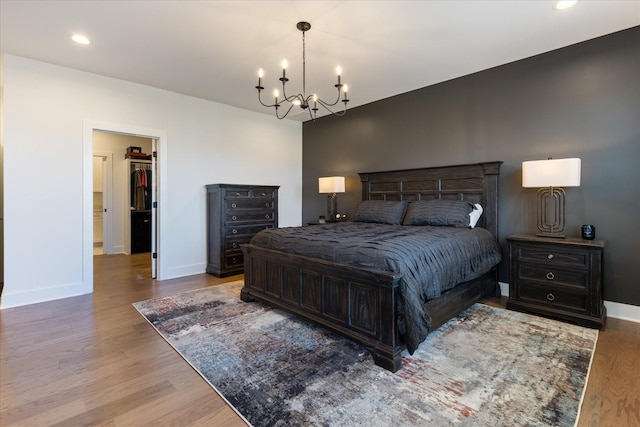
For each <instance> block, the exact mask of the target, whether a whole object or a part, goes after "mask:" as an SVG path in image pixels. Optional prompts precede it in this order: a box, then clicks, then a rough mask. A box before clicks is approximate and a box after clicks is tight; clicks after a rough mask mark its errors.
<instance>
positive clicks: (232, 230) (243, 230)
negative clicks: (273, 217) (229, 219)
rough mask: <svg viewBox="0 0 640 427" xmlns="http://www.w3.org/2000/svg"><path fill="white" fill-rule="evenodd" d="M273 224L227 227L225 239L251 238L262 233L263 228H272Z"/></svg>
mask: <svg viewBox="0 0 640 427" xmlns="http://www.w3.org/2000/svg"><path fill="white" fill-rule="evenodd" d="M274 226H275V225H274V224H260V225H250V226H246V225H245V226H237V227H234V226H230V227H227V229H226V233H225V236H226V237H240V236H245V235H248V236H251V237H253V235H254V234H256V233H257V232H258V231H262V230H264V229H265V228H274Z"/></svg>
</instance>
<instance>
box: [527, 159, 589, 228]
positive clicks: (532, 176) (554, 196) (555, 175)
mask: <svg viewBox="0 0 640 427" xmlns="http://www.w3.org/2000/svg"><path fill="white" fill-rule="evenodd" d="M580 163H581V162H580V159H578V158H572V159H552V158H549V159H547V160H532V161H526V162H522V187H524V188H539V190H538V230H539V231H540V233H538V236H544V237H557V238H562V239H563V238H565V235H564V233H563V231H564V216H565V215H564V208H565V200H564V194H565V193H564V189H563V188H562V187H579V186H580Z"/></svg>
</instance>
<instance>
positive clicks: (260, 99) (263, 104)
mask: <svg viewBox="0 0 640 427" xmlns="http://www.w3.org/2000/svg"><path fill="white" fill-rule="evenodd" d="M258 101H260V104H262V106H263V107H275V106H276V105H280V104H265V103H264V102H262V92H261V91H258Z"/></svg>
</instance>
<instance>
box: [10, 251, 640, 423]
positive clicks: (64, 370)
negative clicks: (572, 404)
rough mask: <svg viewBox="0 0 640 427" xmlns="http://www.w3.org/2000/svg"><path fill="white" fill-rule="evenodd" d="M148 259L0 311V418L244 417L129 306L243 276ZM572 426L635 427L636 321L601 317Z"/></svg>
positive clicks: (108, 264) (639, 346)
mask: <svg viewBox="0 0 640 427" xmlns="http://www.w3.org/2000/svg"><path fill="white" fill-rule="evenodd" d="M147 257H148V255H147V254H143V255H134V256H125V255H108V256H105V255H103V256H97V257H95V262H94V276H95V285H94V293H93V295H86V296H81V297H74V298H67V299H64V300H58V301H52V302H47V303H42V304H34V305H31V306H26V307H18V308H13V309H6V310H2V311H0V352H1V353H0V387H1V388H0V425H2V426H13V425H24V426H49V425H59V426H86V425H101V426H145V425H153V426H158V425H176V426H181V425H193V426H200V425H201V426H243V425H245V424H244V422H243V421H242V419H241V418H240V417H238V416H237V415H236V414H235V412H234V411H233V410H232V409H230V408H229V407H228V406H227V405H226V403H225V402H224V400H223V399H221V398H220V397H219V396H218V395H217V394H216V393H215V392H214V391H213V389H212V388H211V387H210V386H209V385H208V384H207V383H206V382H205V381H204V380H203V379H202V378H201V377H200V376H199V375H198V374H197V373H196V372H195V371H194V370H193V369H192V368H191V367H190V366H189V365H188V364H187V363H186V362H184V360H183V359H182V358H181V357H180V356H179V355H178V354H177V353H176V352H175V351H174V350H173V349H172V348H171V347H170V346H169V345H168V344H167V343H166V342H165V341H164V340H163V339H162V338H161V337H160V336H159V335H158V334H157V333H156V332H155V331H154V330H153V328H151V327H150V326H149V325H148V324H147V323H146V321H145V320H144V319H143V318H142V316H140V315H139V314H138V313H137V311H136V310H135V309H134V308H133V307H132V306H131V303H132V302H136V301H141V300H144V299H148V298H153V297H158V296H163V295H172V294H176V293H179V292H181V291H185V290H189V289H198V288H202V287H206V286H214V285H218V284H220V283H224V282H229V281H233V280H238V279H241V278H242V276H234V277H229V278H226V279H218V278H216V277H214V276H211V275H207V274H202V275H197V276H191V277H187V278H182V279H176V280H168V281H162V282H156V281H154V280H151V279H150V278H149V276H150V270H149V263H148V260H147ZM492 303H493V304H497V305H503V304H504V301H503V300H499V299H496V300H493V301H492ZM578 425H579V426H602V427H605V426H616V427H620V426H638V427H640V324H635V323H631V322H625V321H620V320H616V319H609V320H608V322H607V327H606V328H605V330H604V331H602V332H601V334H600V337H599V340H598V345H597V349H596V354H595V357H594V361H593V366H592V370H591V375H590V378H589V383H588V387H587V393H586V396H585V400H584V404H583V407H582V415H581V417H580V422H579V424H578Z"/></svg>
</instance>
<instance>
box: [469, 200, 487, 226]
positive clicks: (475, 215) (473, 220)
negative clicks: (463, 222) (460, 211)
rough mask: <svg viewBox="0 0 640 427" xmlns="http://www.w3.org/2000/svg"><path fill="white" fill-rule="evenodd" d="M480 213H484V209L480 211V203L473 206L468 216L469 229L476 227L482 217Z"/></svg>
mask: <svg viewBox="0 0 640 427" xmlns="http://www.w3.org/2000/svg"><path fill="white" fill-rule="evenodd" d="M482 212H484V209H482V206H481V205H480V203H476V204H475V205H473V210H472V211H471V213H470V214H469V218H470V220H469V226H471V228H473V227H475V226H476V224H477V223H478V220H479V219H480V217H481V216H482Z"/></svg>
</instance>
